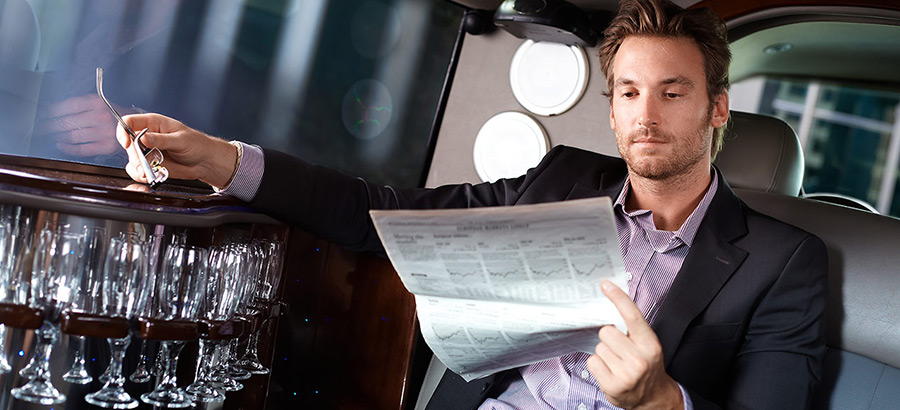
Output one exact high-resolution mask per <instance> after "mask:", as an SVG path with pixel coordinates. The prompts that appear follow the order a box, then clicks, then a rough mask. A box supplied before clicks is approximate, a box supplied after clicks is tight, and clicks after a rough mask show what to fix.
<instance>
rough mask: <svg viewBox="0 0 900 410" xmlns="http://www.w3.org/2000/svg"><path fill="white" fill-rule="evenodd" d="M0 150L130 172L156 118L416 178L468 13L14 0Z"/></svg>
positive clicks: (267, 3)
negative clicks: (124, 122)
mask: <svg viewBox="0 0 900 410" xmlns="http://www.w3.org/2000/svg"><path fill="white" fill-rule="evenodd" d="M0 7H2V8H3V10H2V12H0V16H2V19H0V153H4V154H12V155H21V156H30V157H40V158H52V159H62V160H67V161H75V162H82V163H88V164H96V165H107V166H111V167H121V166H123V165H124V164H125V162H126V157H125V155H124V153H123V152H122V150H121V148H119V147H118V144H117V143H116V141H115V138H114V130H115V120H113V118H112V117H111V116H110V115H109V113H108V112H106V111H105V110H106V108H105V106H104V105H103V104H102V102H101V101H100V100H99V98H98V97H97V92H96V88H95V70H96V68H97V67H103V68H104V80H103V81H104V93H105V95H106V96H107V97H108V98H109V100H111V102H112V103H113V104H114V105H115V106H116V108H117V110H118V111H119V112H121V113H122V114H129V113H137V112H159V113H163V114H165V115H168V116H171V117H174V118H176V119H179V120H181V121H182V122H184V123H186V124H187V125H189V126H191V127H194V128H197V129H201V130H203V131H206V132H208V133H210V134H213V135H216V136H220V137H222V138H225V139H239V140H242V141H245V142H249V143H255V144H260V145H263V146H266V147H271V148H276V149H280V150H283V151H287V152H289V153H292V154H294V155H297V156H299V157H301V158H304V159H306V160H309V161H311V162H315V163H320V164H325V165H329V166H332V167H335V168H338V169H341V170H343V171H346V172H348V173H351V174H354V175H360V176H364V177H366V178H368V179H370V180H372V181H374V182H377V183H390V184H395V185H399V186H415V185H417V184H419V182H420V179H421V174H422V172H423V166H424V163H425V157H426V155H427V153H426V151H427V147H428V141H429V138H430V132H431V127H432V122H433V119H434V114H435V112H436V109H437V106H438V101H439V98H440V94H441V89H442V85H443V81H444V78H445V74H446V72H447V69H448V65H449V63H450V58H451V54H452V52H453V48H454V43H455V41H456V37H457V33H458V27H459V21H460V18H461V15H462V11H461V10H460V9H459V8H458V7H457V6H455V5H452V4H450V3H449V2H443V1H434V0H235V1H217V0H67V1H58V0H4V1H2V2H0Z"/></svg>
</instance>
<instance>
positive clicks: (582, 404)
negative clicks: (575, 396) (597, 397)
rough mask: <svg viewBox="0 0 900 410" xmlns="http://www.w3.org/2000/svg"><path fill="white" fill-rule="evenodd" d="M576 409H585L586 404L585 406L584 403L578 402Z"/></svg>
mask: <svg viewBox="0 0 900 410" xmlns="http://www.w3.org/2000/svg"><path fill="white" fill-rule="evenodd" d="M578 410H587V406H585V405H584V403H580V404H579V405H578Z"/></svg>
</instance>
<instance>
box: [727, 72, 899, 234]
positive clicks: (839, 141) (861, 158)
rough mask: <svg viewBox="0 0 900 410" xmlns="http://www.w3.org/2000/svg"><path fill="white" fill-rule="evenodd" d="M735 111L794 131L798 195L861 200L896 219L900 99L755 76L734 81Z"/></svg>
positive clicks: (874, 92) (861, 89)
mask: <svg viewBox="0 0 900 410" xmlns="http://www.w3.org/2000/svg"><path fill="white" fill-rule="evenodd" d="M732 94H733V95H734V94H736V97H735V98H736V101H737V106H736V107H735V108H737V109H741V110H745V111H752V112H758V113H761V114H768V115H773V116H776V117H779V118H781V119H783V120H785V121H786V122H788V123H789V124H790V125H791V126H792V127H793V128H794V130H795V131H796V132H797V134H798V137H799V138H800V143H801V145H802V147H803V153H804V156H805V161H806V169H805V172H804V181H803V190H804V191H805V192H806V193H829V194H838V195H844V196H849V197H853V198H856V199H859V200H862V201H864V202H866V203H867V204H869V205H871V206H872V207H874V208H875V209H877V210H878V211H879V212H881V213H883V214H890V215H894V216H900V189H898V186H897V185H898V178H897V176H898V168H900V166H898V164H900V117H898V109H900V104H898V102H900V93H898V92H896V91H887V90H879V89H872V88H865V87H861V86H855V85H848V84H836V83H828V82H820V81H803V80H794V79H778V78H752V79H748V80H744V81H742V82H740V83H736V84H735V85H734V87H733V90H732Z"/></svg>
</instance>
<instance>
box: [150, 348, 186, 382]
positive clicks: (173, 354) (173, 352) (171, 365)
mask: <svg viewBox="0 0 900 410" xmlns="http://www.w3.org/2000/svg"><path fill="white" fill-rule="evenodd" d="M184 343H185V342H181V341H177V342H176V341H165V342H163V350H164V353H163V354H165V363H164V364H163V374H162V378H161V379H160V382H159V386H158V387H157V390H175V389H177V388H178V385H177V379H176V377H177V376H176V374H175V370H176V369H177V368H178V356H179V354H180V353H181V349H182V348H183V347H184Z"/></svg>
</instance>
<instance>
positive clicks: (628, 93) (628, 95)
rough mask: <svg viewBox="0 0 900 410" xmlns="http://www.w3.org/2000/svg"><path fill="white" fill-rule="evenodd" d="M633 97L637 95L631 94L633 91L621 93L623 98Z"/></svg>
mask: <svg viewBox="0 0 900 410" xmlns="http://www.w3.org/2000/svg"><path fill="white" fill-rule="evenodd" d="M635 95H637V93H636V92H633V91H626V92H624V93H622V97H625V98H631V97H634V96H635Z"/></svg>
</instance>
